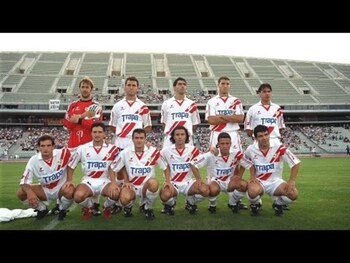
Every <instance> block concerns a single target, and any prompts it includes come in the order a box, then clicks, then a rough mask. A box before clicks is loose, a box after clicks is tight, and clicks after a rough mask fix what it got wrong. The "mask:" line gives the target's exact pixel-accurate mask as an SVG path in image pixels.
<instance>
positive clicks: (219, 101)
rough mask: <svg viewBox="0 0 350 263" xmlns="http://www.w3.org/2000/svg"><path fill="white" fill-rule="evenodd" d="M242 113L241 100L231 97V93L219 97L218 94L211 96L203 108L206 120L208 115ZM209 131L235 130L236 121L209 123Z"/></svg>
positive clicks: (236, 126) (237, 128) (236, 128)
mask: <svg viewBox="0 0 350 263" xmlns="http://www.w3.org/2000/svg"><path fill="white" fill-rule="evenodd" d="M240 114H244V112H243V105H242V103H241V101H240V100H239V99H238V98H236V97H233V96H231V95H228V97H225V98H223V97H220V96H219V95H216V96H215V97H213V98H211V99H210V100H209V101H208V103H207V106H206V110H205V119H206V120H208V117H209V116H217V115H229V116H232V115H240ZM210 130H211V131H216V132H230V131H236V130H239V125H238V123H232V122H228V123H222V124H217V125H210Z"/></svg>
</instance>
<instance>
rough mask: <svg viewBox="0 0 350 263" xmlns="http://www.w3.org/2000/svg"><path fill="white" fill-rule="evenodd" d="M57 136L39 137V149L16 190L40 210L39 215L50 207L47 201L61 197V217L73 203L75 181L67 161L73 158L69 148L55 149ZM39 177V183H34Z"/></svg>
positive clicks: (39, 217)
mask: <svg viewBox="0 0 350 263" xmlns="http://www.w3.org/2000/svg"><path fill="white" fill-rule="evenodd" d="M54 147H55V139H54V138H53V137H51V136H50V135H43V136H41V137H40V138H39V140H38V150H39V153H37V154H35V155H34V156H32V157H31V158H30V160H29V161H28V163H27V166H26V168H25V170H24V173H23V176H22V178H21V182H20V185H21V186H20V189H19V190H18V192H17V196H18V198H19V199H20V200H21V201H23V202H24V203H25V204H27V205H29V206H30V207H32V208H34V209H35V210H36V211H37V218H38V219H41V218H43V217H44V216H45V215H46V214H47V213H48V212H49V211H48V209H47V206H46V205H45V204H44V201H51V200H57V198H58V201H59V204H58V206H59V211H58V220H63V219H64V218H65V216H66V212H67V208H68V207H69V206H70V205H71V204H72V201H73V193H74V185H73V183H72V177H71V176H69V175H68V176H67V165H68V162H69V160H70V158H71V153H70V151H69V150H68V149H66V148H63V149H54ZM33 179H37V180H38V182H39V184H31V183H32V182H33Z"/></svg>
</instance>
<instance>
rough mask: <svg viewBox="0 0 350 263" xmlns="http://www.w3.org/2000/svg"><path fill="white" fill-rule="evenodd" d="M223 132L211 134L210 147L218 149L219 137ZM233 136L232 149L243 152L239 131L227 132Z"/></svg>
mask: <svg viewBox="0 0 350 263" xmlns="http://www.w3.org/2000/svg"><path fill="white" fill-rule="evenodd" d="M220 133H221V132H217V131H212V132H210V145H209V147H216V146H217V144H218V136H219V134H220ZM226 133H228V134H229V135H230V136H231V149H235V150H240V151H242V144H241V137H240V136H239V133H238V131H230V132H226Z"/></svg>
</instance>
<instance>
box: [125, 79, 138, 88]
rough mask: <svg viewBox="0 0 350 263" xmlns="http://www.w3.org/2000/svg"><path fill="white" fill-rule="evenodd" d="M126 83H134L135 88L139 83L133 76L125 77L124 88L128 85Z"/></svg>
mask: <svg viewBox="0 0 350 263" xmlns="http://www.w3.org/2000/svg"><path fill="white" fill-rule="evenodd" d="M128 81H136V83H137V87H138V86H139V81H138V79H137V78H136V77H135V76H130V77H127V78H126V80H125V86H126V83H128Z"/></svg>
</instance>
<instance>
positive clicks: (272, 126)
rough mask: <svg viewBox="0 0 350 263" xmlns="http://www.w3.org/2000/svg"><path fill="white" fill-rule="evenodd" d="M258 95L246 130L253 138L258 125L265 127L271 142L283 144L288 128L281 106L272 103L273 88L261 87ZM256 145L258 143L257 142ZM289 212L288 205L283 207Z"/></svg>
mask: <svg viewBox="0 0 350 263" xmlns="http://www.w3.org/2000/svg"><path fill="white" fill-rule="evenodd" d="M257 93H258V95H259V98H260V102H258V103H256V104H254V105H253V106H251V107H250V108H249V109H248V112H247V115H246V118H245V121H244V129H245V131H246V132H247V135H248V136H249V137H254V136H253V130H254V128H255V127H256V126H257V125H259V124H260V125H265V126H267V127H268V129H269V133H270V142H271V143H277V144H279V143H281V141H280V139H281V131H282V130H283V129H285V128H286V126H285V124H284V120H283V112H282V109H281V107H280V106H279V105H277V104H275V103H272V102H271V96H272V87H271V85H270V84H268V83H263V84H261V85H260V86H259V89H258V90H257ZM255 143H256V141H255ZM283 208H284V209H285V210H289V207H288V206H287V205H285V206H283Z"/></svg>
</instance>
